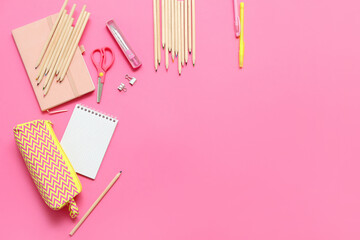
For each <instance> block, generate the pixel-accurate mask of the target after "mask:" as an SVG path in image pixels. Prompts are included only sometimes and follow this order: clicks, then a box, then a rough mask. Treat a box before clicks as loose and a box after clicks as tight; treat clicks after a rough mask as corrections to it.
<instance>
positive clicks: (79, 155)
mask: <svg viewBox="0 0 360 240" xmlns="http://www.w3.org/2000/svg"><path fill="white" fill-rule="evenodd" d="M117 123H118V120H117V119H116V118H114V117H111V116H109V115H106V114H103V113H100V112H98V111H95V110H93V109H91V108H88V107H85V106H83V105H80V104H77V105H76V106H75V109H74V112H73V114H72V115H71V118H70V121H69V123H68V125H67V127H66V130H65V133H64V136H63V138H62V139H61V146H62V147H63V149H64V151H65V153H66V155H67V157H68V158H69V160H70V162H71V164H72V165H73V167H74V169H75V171H76V172H77V173H79V174H81V175H84V176H86V177H89V178H92V179H95V177H96V174H97V172H98V170H99V168H100V164H101V162H102V160H103V158H104V155H105V152H106V149H107V147H108V145H109V143H110V140H111V137H112V135H113V133H114V130H115V127H116V125H117Z"/></svg>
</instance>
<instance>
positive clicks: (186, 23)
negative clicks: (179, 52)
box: [184, 0, 189, 64]
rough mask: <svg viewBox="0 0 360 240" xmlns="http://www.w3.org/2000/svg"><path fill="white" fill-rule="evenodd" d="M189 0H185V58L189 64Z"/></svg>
mask: <svg viewBox="0 0 360 240" xmlns="http://www.w3.org/2000/svg"><path fill="white" fill-rule="evenodd" d="M187 5H188V0H184V43H185V44H184V47H185V49H184V59H185V63H186V64H187V61H188V58H189V49H188V16H187V15H188V14H187V12H188V11H187V10H188V6H187Z"/></svg>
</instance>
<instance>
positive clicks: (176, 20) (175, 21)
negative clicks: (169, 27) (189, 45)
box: [174, 0, 179, 57]
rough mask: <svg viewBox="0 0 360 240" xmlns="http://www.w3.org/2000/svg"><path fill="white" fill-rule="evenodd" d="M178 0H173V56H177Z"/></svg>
mask: <svg viewBox="0 0 360 240" xmlns="http://www.w3.org/2000/svg"><path fill="white" fill-rule="evenodd" d="M177 9H178V0H174V10H175V15H174V23H175V28H174V29H175V56H176V57H177V54H178V47H179V46H178V45H179V43H178V41H179V39H178V11H177Z"/></svg>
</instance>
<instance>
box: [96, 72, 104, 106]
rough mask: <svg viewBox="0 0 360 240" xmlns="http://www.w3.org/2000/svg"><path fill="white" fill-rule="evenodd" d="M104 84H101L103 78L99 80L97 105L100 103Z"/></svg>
mask: <svg viewBox="0 0 360 240" xmlns="http://www.w3.org/2000/svg"><path fill="white" fill-rule="evenodd" d="M102 89H103V84H102V83H101V78H100V77H99V78H98V90H97V103H100V99H101V94H102Z"/></svg>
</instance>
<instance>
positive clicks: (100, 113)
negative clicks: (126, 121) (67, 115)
mask: <svg viewBox="0 0 360 240" xmlns="http://www.w3.org/2000/svg"><path fill="white" fill-rule="evenodd" d="M76 108H78V109H80V110H83V111H86V112H89V113H91V114H95V116H99V117H102V118H103V119H106V120H110V121H111V122H116V121H117V118H116V117H114V116H112V115H109V114H105V113H103V112H99V111H97V110H95V109H93V108H90V107H88V106H85V105H83V104H76Z"/></svg>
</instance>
